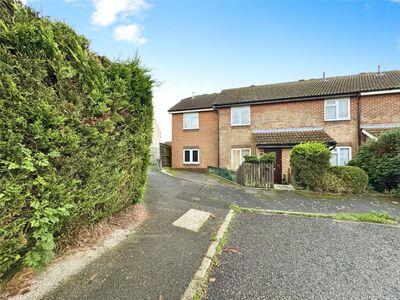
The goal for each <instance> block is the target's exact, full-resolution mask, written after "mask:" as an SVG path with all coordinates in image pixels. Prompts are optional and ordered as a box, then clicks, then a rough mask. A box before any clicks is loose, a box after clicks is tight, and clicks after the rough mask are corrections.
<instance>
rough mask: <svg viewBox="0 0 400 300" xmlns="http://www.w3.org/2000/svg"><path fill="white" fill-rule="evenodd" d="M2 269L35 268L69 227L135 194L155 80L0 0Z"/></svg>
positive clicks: (3, 272) (134, 63)
mask: <svg viewBox="0 0 400 300" xmlns="http://www.w3.org/2000/svg"><path fill="white" fill-rule="evenodd" d="M0 69H1V72H0V119H1V122H0V277H3V278H5V277H7V276H8V275H10V274H12V273H13V272H15V270H17V269H18V268H19V267H21V266H30V267H34V268H41V267H42V266H44V265H46V264H47V263H48V262H49V261H50V260H51V259H52V258H53V256H54V253H53V252H54V245H55V243H56V241H57V238H58V237H59V236H61V235H62V234H63V233H64V232H65V231H67V230H73V229H74V228H77V227H79V226H82V225H83V224H87V223H92V222H97V221H98V220H100V219H102V218H104V217H107V216H109V215H111V214H113V213H114V212H117V211H119V210H121V209H122V208H124V207H126V206H128V205H130V204H132V203H134V202H137V201H140V200H141V197H142V195H143V192H144V187H145V182H146V171H147V166H148V157H149V145H150V143H151V133H152V118H153V107H152V87H153V81H152V79H151V76H150V74H149V71H148V70H147V69H146V68H143V67H142V66H141V64H140V61H139V59H138V58H135V59H132V60H127V61H110V60H109V59H108V58H106V57H103V56H97V55H95V54H94V53H93V52H92V51H91V50H90V48H89V41H88V40H87V39H86V38H85V37H83V36H81V35H79V34H77V33H75V32H74V31H73V30H72V29H71V28H70V27H69V26H68V25H66V24H65V23H62V22H57V21H52V20H50V19H48V18H39V17H38V14H37V13H36V12H35V11H33V10H31V9H30V8H28V7H25V6H22V5H21V4H20V3H19V2H17V1H13V0H2V1H0Z"/></svg>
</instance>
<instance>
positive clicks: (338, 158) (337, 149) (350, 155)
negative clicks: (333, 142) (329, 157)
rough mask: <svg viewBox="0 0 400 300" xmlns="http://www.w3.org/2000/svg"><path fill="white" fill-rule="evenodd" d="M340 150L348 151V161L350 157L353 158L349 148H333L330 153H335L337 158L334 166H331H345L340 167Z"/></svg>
mask: <svg viewBox="0 0 400 300" xmlns="http://www.w3.org/2000/svg"><path fill="white" fill-rule="evenodd" d="M340 149H349V161H350V160H351V159H352V157H353V155H352V149H351V146H341V147H335V148H334V149H332V150H331V152H332V151H335V152H336V155H337V156H336V157H337V160H336V165H333V166H345V165H342V164H340V153H339V152H340Z"/></svg>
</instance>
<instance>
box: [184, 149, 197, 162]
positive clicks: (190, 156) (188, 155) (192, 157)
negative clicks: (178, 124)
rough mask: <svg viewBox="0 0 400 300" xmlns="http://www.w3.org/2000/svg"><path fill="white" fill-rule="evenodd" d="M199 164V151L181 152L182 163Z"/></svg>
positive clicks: (185, 150) (186, 150)
mask: <svg viewBox="0 0 400 300" xmlns="http://www.w3.org/2000/svg"><path fill="white" fill-rule="evenodd" d="M199 162H200V151H199V149H184V150H183V163H185V164H198V163H199Z"/></svg>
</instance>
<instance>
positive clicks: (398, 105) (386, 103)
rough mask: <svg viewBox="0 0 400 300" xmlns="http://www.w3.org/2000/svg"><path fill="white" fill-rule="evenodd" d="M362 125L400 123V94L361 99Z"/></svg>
mask: <svg viewBox="0 0 400 300" xmlns="http://www.w3.org/2000/svg"><path fill="white" fill-rule="evenodd" d="M360 104H361V112H362V114H361V124H382V123H400V94H392V95H390V94H389V95H375V96H365V97H361V101H360Z"/></svg>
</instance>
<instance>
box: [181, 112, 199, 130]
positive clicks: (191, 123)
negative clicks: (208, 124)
mask: <svg viewBox="0 0 400 300" xmlns="http://www.w3.org/2000/svg"><path fill="white" fill-rule="evenodd" d="M183 129H199V113H188V114H183Z"/></svg>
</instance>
